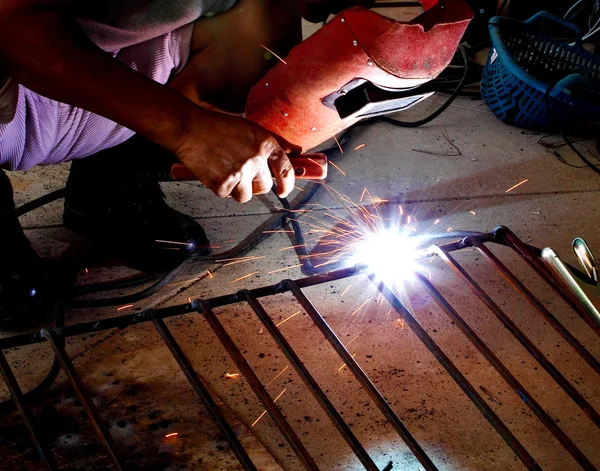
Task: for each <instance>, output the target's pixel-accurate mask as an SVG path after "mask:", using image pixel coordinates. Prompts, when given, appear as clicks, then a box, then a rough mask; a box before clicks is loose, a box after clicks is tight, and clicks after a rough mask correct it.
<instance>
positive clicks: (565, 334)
mask: <svg viewBox="0 0 600 471" xmlns="http://www.w3.org/2000/svg"><path fill="white" fill-rule="evenodd" d="M467 242H468V243H470V244H471V245H472V246H473V247H475V248H477V250H479V251H480V252H481V254H482V255H483V256H484V257H485V258H486V259H487V260H488V261H489V262H490V263H491V264H492V265H493V266H494V267H496V269H497V270H498V271H499V272H500V273H501V274H502V276H504V278H506V279H507V280H508V281H509V283H510V285H511V286H512V287H513V288H514V289H515V290H516V291H517V292H519V293H521V294H522V295H523V297H525V299H527V301H529V303H530V304H531V305H532V306H533V307H535V308H536V309H537V310H538V311H539V313H540V314H541V315H542V317H544V319H546V320H547V321H548V322H549V323H550V325H551V326H552V327H553V328H554V330H556V331H557V332H558V333H559V334H560V335H561V337H562V338H563V339H565V340H566V341H567V343H568V344H569V345H571V347H572V348H573V349H574V350H575V351H576V352H577V353H578V354H579V355H580V356H581V358H583V359H584V360H585V361H586V362H587V364H588V365H590V366H591V367H592V368H593V369H594V371H596V373H598V374H600V362H599V361H598V360H596V358H595V357H594V356H593V355H592V354H591V353H590V352H589V351H588V350H587V349H586V348H585V347H584V346H583V345H582V344H581V342H579V340H577V339H576V338H575V337H574V336H573V334H571V332H569V331H568V330H567V328H566V327H565V326H564V325H562V324H561V322H560V321H559V320H558V319H557V318H556V317H554V315H553V314H552V313H551V312H550V311H549V310H548V309H547V308H546V307H545V306H544V305H543V304H542V303H541V302H540V300H539V299H538V298H537V297H536V296H535V295H534V294H533V293H532V292H531V291H529V290H528V289H527V288H526V287H525V285H523V283H522V282H521V281H520V280H519V279H518V278H517V277H516V276H515V275H514V274H513V273H512V272H511V271H510V270H509V269H508V268H507V267H506V265H504V264H503V263H502V262H501V261H500V259H499V258H498V257H496V255H494V253H493V252H492V251H491V250H490V249H488V248H487V247H486V246H485V245H484V244H482V243H481V242H479V241H478V240H477V239H474V238H471V237H468V238H467Z"/></svg>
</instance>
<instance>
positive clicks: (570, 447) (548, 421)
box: [417, 273, 596, 470]
mask: <svg viewBox="0 0 600 471" xmlns="http://www.w3.org/2000/svg"><path fill="white" fill-rule="evenodd" d="M417 278H418V279H419V280H420V281H421V283H422V284H423V285H424V286H425V289H426V290H427V292H428V293H429V294H430V295H431V297H432V298H433V299H434V300H435V301H436V302H437V304H438V305H439V306H440V308H441V309H442V310H443V311H444V312H445V313H446V314H447V315H448V317H450V319H452V320H453V321H454V323H455V324H456V325H458V328H459V329H460V330H461V331H462V333H463V334H465V336H466V337H467V338H468V339H469V340H470V341H471V343H472V344H473V345H475V347H476V348H477V350H479V352H480V353H481V354H482V355H483V357H484V358H485V359H486V360H487V361H488V362H489V363H490V364H491V365H492V366H493V367H494V369H495V370H496V371H497V372H498V373H499V374H500V376H502V378H504V380H505V381H506V382H507V383H508V384H509V386H510V387H511V388H512V389H513V390H514V391H515V392H516V393H517V394H518V396H519V397H520V398H521V400H522V401H523V402H524V403H525V404H526V405H527V406H528V407H529V408H530V409H531V410H532V411H533V413H534V414H535V415H536V416H537V417H538V418H539V419H540V421H541V422H542V423H543V424H544V425H545V426H546V427H547V428H548V430H550V432H551V433H552V435H554V436H555V437H556V439H557V440H558V441H559V442H560V443H561V445H563V446H564V447H565V449H566V450H567V451H568V452H569V453H570V454H571V456H572V457H573V458H574V459H575V461H577V462H578V463H579V464H580V465H581V467H582V468H583V469H586V470H596V467H595V466H594V465H593V464H592V463H591V462H590V461H589V460H588V459H587V458H586V456H585V455H584V454H583V453H582V452H581V451H580V450H579V448H577V446H576V445H575V444H574V443H573V442H572V441H571V439H570V438H569V437H568V436H567V435H566V434H565V433H564V432H563V431H562V430H561V428H560V427H558V425H556V423H554V421H553V420H552V418H551V417H550V416H549V415H548V414H547V413H546V411H545V410H544V409H543V408H542V406H540V405H539V404H538V403H537V401H536V400H535V399H534V398H533V396H532V395H531V394H529V392H528V391H527V390H526V389H525V388H524V387H523V385H522V384H521V383H520V382H519V381H518V380H517V378H515V377H514V376H513V374H512V373H511V372H510V371H509V370H508V368H506V366H505V365H504V364H503V363H502V362H501V361H500V359H499V358H498V357H497V356H496V355H495V354H494V353H493V352H492V351H491V350H490V348H489V347H488V346H487V345H486V344H485V342H483V340H481V338H480V337H479V336H478V335H477V334H476V333H475V331H474V330H473V329H471V327H470V326H469V325H468V324H467V322H466V321H465V320H464V319H463V318H462V317H461V316H460V315H459V314H458V312H456V310H455V309H454V308H453V307H452V305H451V304H450V303H449V302H448V301H447V300H446V298H444V296H443V295H442V294H441V293H440V292H439V291H438V290H437V289H436V288H435V286H433V284H432V283H431V282H430V281H429V280H428V279H427V278H426V277H425V276H423V275H422V274H420V273H417ZM483 391H484V392H486V393H487V390H486V389H483ZM487 394H489V393H487ZM490 396H491V395H490ZM491 397H493V396H491ZM494 400H495V401H496V402H498V400H497V399H495V398H494Z"/></svg>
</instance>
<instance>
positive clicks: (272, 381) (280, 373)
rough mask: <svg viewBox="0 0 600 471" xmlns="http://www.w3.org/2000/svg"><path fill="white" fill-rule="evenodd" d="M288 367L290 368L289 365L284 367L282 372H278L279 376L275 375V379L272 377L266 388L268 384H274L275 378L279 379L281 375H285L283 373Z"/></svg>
mask: <svg viewBox="0 0 600 471" xmlns="http://www.w3.org/2000/svg"><path fill="white" fill-rule="evenodd" d="M289 367H290V365H288V366H286V367H285V368H284V369H283V370H281V371H280V372H279V374H277V376H275V377H274V378H273V379H272V380H271V381H269V383H268V384H267V386H269V385H270V384H272V383H274V382H275V380H276V379H277V378H279V377H280V376H281V375H282V374H283V373H285V372H286V370H287V369H288V368H289Z"/></svg>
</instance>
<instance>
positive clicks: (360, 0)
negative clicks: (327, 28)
mask: <svg viewBox="0 0 600 471" xmlns="http://www.w3.org/2000/svg"><path fill="white" fill-rule="evenodd" d="M295 2H296V7H297V8H298V10H299V11H300V14H301V15H302V17H303V18H304V19H305V20H308V21H310V22H312V23H319V22H321V21H325V20H326V19H327V17H328V16H329V15H330V14H332V13H339V12H340V11H342V10H345V9H346V8H350V7H353V6H357V5H359V6H362V7H365V8H371V7H372V6H373V4H374V3H375V0H295Z"/></svg>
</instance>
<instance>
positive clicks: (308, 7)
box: [0, 0, 370, 317]
mask: <svg viewBox="0 0 600 471" xmlns="http://www.w3.org/2000/svg"><path fill="white" fill-rule="evenodd" d="M368 3H370V2H369V1H366V0H333V1H332V0H238V1H237V2H236V0H173V1H160V0H144V1H141V0H138V1H120V0H85V1H84V0H5V1H3V2H1V3H0V317H2V315H3V312H9V311H10V312H11V314H14V313H15V312H22V313H23V315H24V316H25V315H30V314H32V313H35V311H36V309H42V308H43V307H44V306H45V304H46V302H47V301H48V300H49V299H50V298H51V297H53V296H55V295H57V294H58V293H60V291H61V289H60V288H61V286H62V285H63V278H62V277H61V276H60V274H57V273H60V272H57V271H56V270H59V269H58V268H57V267H51V266H50V265H47V264H45V263H44V262H42V261H41V260H40V258H39V257H38V256H37V255H36V253H35V252H34V250H33V249H32V247H31V245H30V244H29V241H28V240H27V238H26V237H25V235H24V233H23V230H22V228H21V225H20V224H19V221H18V218H17V215H16V213H15V205H14V203H13V191H12V187H11V183H10V180H9V179H8V177H7V175H6V174H5V173H4V171H3V170H1V169H6V170H10V171H15V170H27V169H29V168H31V167H33V166H36V165H51V164H55V163H61V162H65V161H69V160H73V162H72V166H71V170H70V175H69V178H68V182H67V187H66V197H65V205H64V222H65V225H66V226H67V227H68V228H70V229H72V230H74V231H76V232H78V233H80V234H82V235H85V236H94V237H96V238H97V239H98V240H101V241H103V242H107V243H110V244H109V245H110V246H112V247H113V248H120V249H121V250H122V251H123V252H127V253H128V254H129V255H132V254H137V255H139V256H140V258H143V259H144V260H145V261H146V262H148V261H156V263H157V264H160V266H161V267H160V268H162V267H164V266H168V265H173V264H176V263H178V262H180V261H181V259H182V257H185V256H189V255H190V254H192V253H197V254H198V253H199V254H207V253H208V251H209V242H208V240H207V237H206V235H205V233H204V231H203V229H202V228H201V227H200V225H199V224H198V223H197V222H196V221H195V220H194V219H193V218H191V217H190V216H188V215H185V214H182V213H180V212H178V211H176V210H174V209H172V208H170V207H169V206H168V205H167V204H166V202H165V199H164V195H163V193H162V192H161V189H160V186H159V183H158V181H157V180H156V179H155V178H153V177H152V175H151V172H144V171H143V170H144V168H146V166H147V165H149V164H148V162H149V160H150V159H151V158H152V154H153V153H154V152H156V149H158V148H160V149H164V152H170V153H172V154H174V156H175V157H176V158H177V159H179V160H180V161H181V162H182V163H183V164H184V165H185V166H186V167H187V168H188V169H189V170H191V171H192V172H193V173H194V175H195V176H196V177H197V179H198V180H200V181H201V182H202V183H203V184H204V185H205V186H206V187H208V188H209V189H211V190H212V191H214V192H215V193H216V194H217V195H218V196H220V197H227V196H231V197H233V198H234V199H236V200H237V201H240V202H245V201H248V200H249V199H251V197H252V195H253V194H259V193H265V192H267V191H269V190H270V189H271V187H272V184H273V178H272V177H274V179H275V181H276V184H277V190H278V193H279V195H281V196H285V195H287V194H288V193H289V192H290V191H291V189H292V188H293V184H294V173H293V171H291V170H292V169H291V165H290V162H289V159H288V158H287V156H286V153H291V152H297V151H299V150H300V149H298V148H296V147H295V146H293V145H291V144H290V143H288V142H286V141H285V140H284V139H282V138H281V137H279V136H274V135H271V134H270V133H269V132H267V131H266V130H265V129H263V128H262V127H260V126H259V125H257V124H254V123H252V122H251V121H249V120H246V119H244V118H242V117H241V116H239V115H236V113H240V112H242V111H243V108H244V101H245V98H246V95H247V94H248V92H249V90H250V89H251V87H252V86H253V85H254V84H255V83H256V82H257V81H258V80H259V79H260V78H261V77H262V76H263V75H264V74H265V73H266V72H267V70H268V69H269V67H271V66H272V65H274V63H276V61H277V59H276V58H274V57H272V56H271V54H267V53H266V51H265V50H264V49H261V46H263V47H266V48H268V49H270V50H272V51H274V52H275V51H276V52H277V54H278V55H285V54H286V53H287V52H288V51H289V50H290V49H291V48H292V47H293V46H294V45H295V44H296V43H298V42H299V41H300V40H301V26H300V19H301V17H304V18H306V19H308V20H309V21H322V20H323V19H324V18H326V17H327V16H328V15H329V14H330V13H335V12H337V11H339V10H341V9H343V8H346V7H350V6H352V5H356V4H368ZM302 79H303V78H302V77H298V80H302ZM84 157H85V159H84ZM161 240H166V241H174V242H179V243H181V245H180V247H182V249H181V250H165V249H164V247H163V246H161V245H160V243H158V242H157V241H161ZM150 265H151V264H150ZM146 268H147V269H150V270H152V269H153V267H152V266H148V263H146ZM155 268H156V269H158V268H159V267H158V266H157V267H155Z"/></svg>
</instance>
